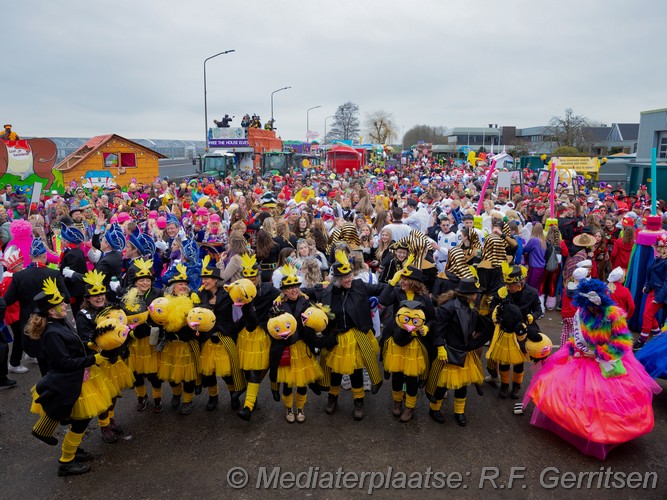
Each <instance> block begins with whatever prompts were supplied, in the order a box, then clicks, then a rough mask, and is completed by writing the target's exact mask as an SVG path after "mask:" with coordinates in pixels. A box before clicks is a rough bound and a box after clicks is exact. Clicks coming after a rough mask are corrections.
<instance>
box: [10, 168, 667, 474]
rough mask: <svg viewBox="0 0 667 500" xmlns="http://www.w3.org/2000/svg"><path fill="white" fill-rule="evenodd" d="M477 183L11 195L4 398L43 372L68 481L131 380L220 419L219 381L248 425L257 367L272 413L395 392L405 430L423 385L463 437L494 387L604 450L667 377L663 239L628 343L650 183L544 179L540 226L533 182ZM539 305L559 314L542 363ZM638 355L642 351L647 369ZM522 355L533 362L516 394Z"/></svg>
mask: <svg viewBox="0 0 667 500" xmlns="http://www.w3.org/2000/svg"><path fill="white" fill-rule="evenodd" d="M487 171H488V170H487V169H486V168H484V167H482V166H479V167H476V166H474V165H470V164H466V163H460V162H457V163H453V162H451V163H448V164H444V165H443V164H438V163H437V162H433V163H429V162H428V161H427V162H421V161H420V162H419V163H418V164H411V165H398V166H396V167H393V168H389V167H384V166H371V167H370V168H368V169H367V170H364V171H361V172H359V171H355V172H348V173H346V174H345V175H339V176H336V175H334V174H331V173H330V172H327V171H326V170H324V169H321V170H320V169H319V168H314V169H308V170H304V171H301V172H297V171H292V172H290V173H289V174H287V175H285V176H284V177H279V176H274V177H271V178H262V177H261V176H259V174H256V175H253V176H249V177H247V178H242V177H236V178H227V179H220V180H216V179H210V178H194V179H191V180H189V181H187V182H186V181H179V182H176V181H172V180H169V179H164V180H160V181H156V182H155V183H153V184H151V185H139V184H134V183H133V184H131V185H129V186H126V187H121V186H117V187H115V188H113V189H100V190H87V189H84V188H81V187H77V188H75V189H71V188H68V189H67V190H66V191H65V193H64V194H58V193H57V192H51V194H50V195H49V196H45V197H43V200H42V201H41V202H40V203H39V204H36V205H35V206H30V207H27V206H26V205H25V204H24V205H23V210H19V209H18V206H19V205H20V203H16V202H17V199H16V196H17V194H16V192H15V191H12V190H11V189H8V187H5V188H4V190H3V191H4V192H3V193H1V194H0V196H3V199H2V201H3V202H4V207H0V230H1V231H2V245H3V251H4V253H3V258H2V265H3V266H4V268H5V274H4V278H3V281H2V283H1V284H0V295H2V296H3V297H4V300H3V302H1V303H0V306H1V308H2V311H3V312H4V325H5V328H4V330H5V335H4V336H1V337H2V338H0V386H2V387H11V386H14V385H16V381H14V380H11V379H10V378H9V377H8V375H9V374H8V373H7V372H6V371H5V370H7V369H8V370H9V372H11V373H13V374H20V373H24V372H25V371H27V370H28V368H27V366H26V365H27V364H28V363H29V360H27V359H26V357H28V358H30V360H35V361H36V362H37V364H38V366H39V370H40V372H41V374H42V376H43V378H42V380H41V381H40V382H39V383H38V384H37V386H36V388H35V390H34V391H33V404H32V408H31V409H32V411H33V412H35V413H37V414H38V415H39V420H38V422H37V424H35V427H34V428H33V435H35V436H36V437H37V438H39V439H40V440H42V441H44V442H46V443H48V444H51V445H55V444H56V443H57V440H56V438H54V437H53V434H54V432H55V429H56V428H57V426H58V425H59V423H61V422H66V423H67V425H69V430H68V432H67V434H66V435H65V438H64V440H63V443H62V455H61V457H60V461H59V468H58V472H59V474H61V475H70V474H81V473H84V472H87V471H88V470H89V466H88V464H87V463H85V461H86V460H88V459H89V458H90V456H89V455H88V454H87V453H86V452H85V451H83V450H82V449H81V447H80V443H81V438H82V436H83V431H84V430H85V429H86V427H87V426H88V424H89V422H90V421H91V420H92V419H94V418H97V420H98V424H99V427H100V432H101V436H102V439H104V441H105V442H113V441H115V440H116V439H118V436H119V435H122V433H123V429H122V427H121V425H120V424H119V422H118V419H117V418H116V415H115V414H114V402H115V398H116V397H117V396H118V395H120V394H121V392H122V391H124V390H128V389H131V388H133V389H134V391H135V393H136V398H137V404H136V409H137V411H146V410H147V409H148V406H149V402H151V401H152V411H153V412H155V413H160V412H161V411H163V406H164V405H163V399H164V396H163V388H164V387H165V385H166V384H168V385H169V386H170V393H171V401H170V404H169V405H168V406H170V407H171V408H172V409H173V410H174V411H179V412H180V413H181V414H183V415H188V414H190V413H191V412H192V411H193V401H194V398H195V396H196V394H198V393H199V392H201V391H203V388H205V389H206V392H207V394H208V400H207V404H206V409H207V410H209V411H213V410H215V409H216V407H217V406H218V403H219V387H218V383H219V382H218V380H219V378H222V380H223V381H224V383H225V386H226V387H227V390H228V392H229V397H230V404H231V406H232V408H233V409H235V410H237V412H238V416H239V417H240V418H242V419H243V420H247V421H250V420H252V414H253V411H254V408H255V404H256V399H257V394H258V390H259V387H260V384H261V383H262V382H263V380H264V379H265V378H266V375H267V374H268V378H269V382H268V383H269V384H270V385H271V391H272V395H273V398H274V399H275V401H276V402H282V405H283V409H284V416H285V420H286V421H287V422H288V423H293V422H297V423H304V422H305V421H306V403H307V395H308V392H309V391H310V392H313V393H314V394H316V395H320V394H322V393H327V396H326V398H327V402H326V413H327V414H334V413H336V412H337V409H338V400H339V398H340V397H341V396H342V395H343V394H345V393H344V392H342V391H345V390H349V391H350V393H351V397H352V399H353V400H354V413H353V416H354V419H355V420H362V419H364V418H365V411H364V399H365V398H366V397H368V396H367V395H366V392H370V393H371V395H375V394H377V392H378V391H379V389H380V386H381V385H382V384H383V382H384V381H385V380H387V381H389V382H388V383H389V384H390V385H391V398H392V401H393V408H392V414H393V416H394V417H396V418H398V419H400V421H401V422H405V423H407V422H410V421H411V420H412V418H413V415H414V412H415V408H416V403H417V398H418V395H419V393H420V388H423V389H424V394H425V395H426V397H427V398H428V401H429V416H430V417H431V418H432V419H433V421H435V422H436V423H438V424H443V423H444V422H445V418H444V415H443V413H442V410H441V408H442V404H443V401H445V400H446V399H447V397H448V395H450V394H451V396H452V397H453V416H454V419H455V421H456V423H457V424H458V425H460V426H465V425H466V424H467V416H466V413H465V407H466V398H467V396H468V387H472V388H473V389H474V390H475V391H476V392H477V393H480V394H482V393H483V392H484V391H485V384H486V388H487V390H488V388H489V387H495V389H497V394H498V396H499V397H500V398H503V399H515V400H517V404H516V405H515V408H514V411H515V413H517V414H521V413H523V411H524V408H525V404H527V403H528V401H529V400H532V401H533V402H534V403H535V405H536V408H537V410H536V411H535V413H534V414H533V423H535V424H536V425H541V426H543V427H547V428H550V429H552V430H554V431H555V432H558V433H559V434H560V435H562V436H564V437H565V438H566V439H569V440H571V441H572V442H575V444H577V445H578V446H579V447H580V448H581V449H582V450H584V451H585V452H588V453H592V454H595V455H596V456H604V455H605V454H606V453H607V452H608V450H609V449H610V448H611V447H613V446H615V445H617V444H619V443H622V442H625V441H628V440H630V439H633V438H634V437H637V436H640V435H642V434H645V433H647V432H650V430H651V429H652V427H653V413H652V407H651V398H652V394H653V393H655V392H658V391H659V386H658V385H657V384H656V383H655V382H654V381H653V380H652V378H651V377H656V378H660V377H664V376H665V374H666V373H667V363H666V362H664V361H663V360H664V359H665V354H664V353H665V348H664V347H662V344H664V342H663V341H664V338H667V336H661V335H659V333H660V324H659V323H658V320H657V317H658V315H659V313H660V310H661V308H662V305H663V304H664V303H665V302H666V301H667V287H665V280H667V236H660V237H657V238H656V239H655V243H654V248H655V252H656V257H655V260H654V261H653V264H651V267H650V271H649V273H648V278H647V282H646V286H645V293H646V294H647V299H646V302H647V304H648V305H647V306H646V307H645V308H644V311H645V313H644V320H643V324H642V327H641V333H640V335H639V336H638V338H637V339H636V340H635V341H634V346H633V345H632V344H633V339H632V335H631V333H630V332H629V330H628V327H627V324H626V319H625V318H626V317H631V316H632V314H633V312H634V309H635V307H638V306H639V305H638V304H635V303H634V300H633V297H632V294H630V293H629V291H628V289H627V288H626V287H624V285H623V282H624V276H625V275H626V273H627V272H628V266H629V263H630V261H631V254H632V251H633V248H634V247H635V238H636V235H637V233H638V231H640V230H643V229H644V230H648V231H655V232H656V233H660V232H661V230H662V224H663V221H664V220H665V219H663V218H662V211H663V209H664V208H665V207H664V204H663V202H660V203H659V204H658V210H659V212H660V213H659V214H657V215H655V214H654V215H651V211H650V206H648V204H649V203H650V200H649V198H648V196H647V193H646V190H645V187H643V186H642V188H641V189H640V190H639V192H638V193H635V194H630V195H628V194H626V193H625V192H624V191H623V190H622V189H620V188H615V187H614V186H596V187H592V186H589V187H588V188H587V192H582V193H578V192H575V191H573V189H572V188H571V187H569V186H558V188H557V189H556V191H557V192H556V200H555V205H556V213H555V214H554V215H556V216H557V217H554V218H550V217H549V215H550V214H549V202H548V193H546V192H542V191H540V189H539V188H538V187H536V186H535V185H534V182H532V181H531V176H532V175H534V174H532V173H531V172H526V173H525V174H526V182H525V184H524V186H523V188H524V191H523V192H522V191H521V186H513V187H512V189H510V190H507V189H495V186H494V184H495V179H493V180H492V181H491V183H490V187H489V189H488V190H487V191H486V192H482V186H483V184H484V182H485V181H486V180H487V179H486V175H487ZM23 203H25V201H23ZM70 310H71V313H70ZM545 310H560V312H561V315H562V321H563V334H562V336H561V340H560V349H558V351H557V353H556V354H555V355H554V356H552V357H550V358H549V357H548V356H549V354H550V353H551V341H550V340H549V339H548V338H547V337H546V335H544V334H543V333H541V331H540V327H539V320H540V318H542V317H543V316H544V314H545ZM211 311H212V313H213V314H210V313H211ZM128 332H129V334H128ZM651 336H654V337H656V338H655V339H654V340H650V338H651ZM9 339H13V345H12V346H11V349H10V346H9V344H8V343H7V342H6V340H9ZM119 339H120V340H119ZM649 340H650V342H649ZM647 343H648V344H647ZM645 344H647V346H646V347H644V345H645ZM485 345H488V349H487V350H486V351H485V350H484V346H485ZM632 347H634V349H635V350H639V349H645V350H646V353H647V354H646V355H645V358H646V359H645V360H643V361H642V362H643V363H644V364H646V365H647V366H651V370H650V371H651V374H650V375H651V376H649V375H647V374H646V372H645V371H644V368H643V367H642V365H641V364H639V363H638V362H637V360H636V359H635V357H634V354H633V349H632ZM10 351H11V353H10ZM640 352H643V351H640ZM24 353H25V356H24ZM483 359H485V363H483V362H482V360H483ZM533 362H534V363H537V364H538V365H539V366H541V367H542V369H541V370H540V371H538V372H537V373H536V375H534V376H533V379H532V381H531V385H530V387H529V388H528V390H526V391H525V394H522V386H523V378H524V365H525V364H526V363H533ZM485 371H486V373H485ZM593 371H594V372H595V373H596V375H595V377H592V376H591V375H590V372H593ZM3 372H4V373H3ZM552 379H553V382H551V380H552ZM590 380H594V383H593V384H592V385H591V382H590ZM563 381H565V382H563ZM146 382H148V384H150V389H151V394H150V397H149V395H148V391H147V384H146ZM599 391H603V393H604V394H606V395H608V396H609V398H607V401H611V400H612V399H613V398H612V396H614V397H616V399H618V397H619V396H620V395H623V397H624V398H625V399H624V401H625V400H627V401H631V402H632V404H631V405H630V403H628V404H622V403H618V404H612V403H611V402H610V403H609V404H607V405H605V406H604V407H598V408H597V409H596V411H595V412H593V413H588V414H587V416H588V417H589V420H590V421H588V422H584V419H583V418H581V419H578V418H575V417H572V416H571V415H570V414H569V413H568V411H570V410H571V409H572V408H579V407H580V406H581V404H584V405H587V407H588V406H590V404H595V401H597V396H595V395H594V393H596V394H597V392H599ZM580 394H584V397H578V395H580ZM522 397H523V398H525V401H524V402H523V403H522V402H520V401H519V400H521V399H522ZM582 401H583V403H582ZM591 401H593V403H591ZM26 404H28V403H27V402H26ZM628 405H630V406H628ZM628 408H631V410H629V409H628ZM583 411H584V410H582V412H583ZM568 415H570V416H568ZM591 415H592V416H591ZM609 415H613V418H611V419H610V418H609ZM377 418H381V417H380V416H378V417H377ZM610 420H611V421H613V422H612V423H611V424H610V423H609V421H610ZM609 425H612V426H613V427H614V432H607V431H608V426H609ZM572 436H575V438H576V439H575V438H573V437H572ZM582 443H583V444H582ZM591 443H592V444H591ZM591 450H592V451H591Z"/></svg>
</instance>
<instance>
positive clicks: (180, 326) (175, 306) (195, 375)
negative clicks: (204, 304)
mask: <svg viewBox="0 0 667 500" xmlns="http://www.w3.org/2000/svg"><path fill="white" fill-rule="evenodd" d="M188 282H189V278H188V275H187V270H186V268H185V266H184V265H183V264H177V265H176V266H175V273H174V274H172V276H171V278H169V287H168V291H167V293H165V295H164V296H163V297H158V298H156V299H154V300H153V302H151V304H150V305H149V306H148V311H149V316H150V318H151V320H152V321H153V322H154V323H156V324H158V325H160V326H161V327H162V328H163V330H164V332H165V334H164V338H163V344H162V345H161V346H158V349H160V348H162V350H161V353H160V364H159V366H158V371H157V378H158V379H160V380H165V381H167V382H169V385H170V386H171V390H172V398H171V407H172V408H173V409H174V410H176V409H177V408H178V407H179V406H181V396H182V403H183V406H182V408H181V410H180V413H181V415H189V414H190V413H192V407H193V403H192V399H193V398H194V393H195V386H196V385H197V383H198V382H200V381H201V378H200V374H201V369H200V351H199V342H198V341H197V338H196V336H195V331H194V330H193V329H192V328H190V326H189V325H188V323H187V316H188V312H190V310H191V309H192V308H193V307H194V306H195V303H199V298H198V297H197V295H196V294H191V292H190V286H189V284H188ZM169 288H170V290H169Z"/></svg>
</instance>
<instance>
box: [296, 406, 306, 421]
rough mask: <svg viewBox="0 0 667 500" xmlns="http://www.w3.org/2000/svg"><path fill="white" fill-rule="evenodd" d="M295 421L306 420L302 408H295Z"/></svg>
mask: <svg viewBox="0 0 667 500" xmlns="http://www.w3.org/2000/svg"><path fill="white" fill-rule="evenodd" d="M296 421H297V422H298V423H299V424H302V423H304V422H305V421H306V414H305V413H304V412H303V408H297V409H296Z"/></svg>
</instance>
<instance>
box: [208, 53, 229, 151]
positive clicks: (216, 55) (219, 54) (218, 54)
mask: <svg viewBox="0 0 667 500" xmlns="http://www.w3.org/2000/svg"><path fill="white" fill-rule="evenodd" d="M230 52H236V51H235V50H234V49H231V50H225V51H224V52H218V53H217V54H215V55H213V56H211V57H207V58H206V59H204V134H205V137H206V151H208V105H207V103H206V62H207V61H208V60H209V59H213V58H214V57H218V56H221V55H223V54H229V53H230Z"/></svg>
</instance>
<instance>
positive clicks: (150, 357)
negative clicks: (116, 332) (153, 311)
mask: <svg viewBox="0 0 667 500" xmlns="http://www.w3.org/2000/svg"><path fill="white" fill-rule="evenodd" d="M152 268H153V261H152V260H144V259H141V258H139V259H135V260H134V261H133V262H132V267H131V268H130V269H129V270H128V272H127V275H128V276H130V277H131V278H130V288H129V289H128V290H127V291H126V292H125V294H124V295H123V298H122V302H123V309H124V310H125V314H126V315H127V320H128V326H129V327H130V329H131V334H130V338H131V340H130V343H129V351H130V355H129V358H128V366H129V367H130V370H132V374H133V375H134V392H135V393H136V394H137V411H145V410H146V408H147V405H148V396H147V395H146V385H145V378H147V379H148V381H149V382H150V384H151V387H152V396H153V405H154V406H153V412H154V413H160V412H161V411H162V381H161V380H160V379H159V378H158V377H157V370H158V367H159V366H160V353H159V352H158V350H157V343H158V332H159V329H158V327H157V326H154V325H153V324H152V323H149V322H148V306H147V305H148V304H150V303H151V302H153V300H155V299H156V298H158V297H159V296H161V295H162V292H161V291H160V290H157V289H155V288H153V280H154V276H153V272H152ZM151 332H152V333H153V335H151Z"/></svg>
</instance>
